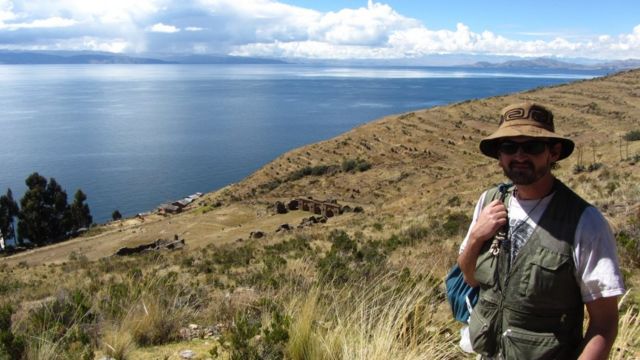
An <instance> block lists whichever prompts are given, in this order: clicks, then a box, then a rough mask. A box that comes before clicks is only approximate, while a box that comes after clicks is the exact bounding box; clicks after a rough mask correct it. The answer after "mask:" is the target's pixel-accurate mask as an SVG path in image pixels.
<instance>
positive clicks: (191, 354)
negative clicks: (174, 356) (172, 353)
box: [178, 350, 196, 359]
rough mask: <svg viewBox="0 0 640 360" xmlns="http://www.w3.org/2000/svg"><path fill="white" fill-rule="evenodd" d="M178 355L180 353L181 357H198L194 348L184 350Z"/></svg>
mask: <svg viewBox="0 0 640 360" xmlns="http://www.w3.org/2000/svg"><path fill="white" fill-rule="evenodd" d="M178 355H180V359H193V358H195V357H196V353H195V352H194V351H193V350H182V351H180V352H179V353H178Z"/></svg>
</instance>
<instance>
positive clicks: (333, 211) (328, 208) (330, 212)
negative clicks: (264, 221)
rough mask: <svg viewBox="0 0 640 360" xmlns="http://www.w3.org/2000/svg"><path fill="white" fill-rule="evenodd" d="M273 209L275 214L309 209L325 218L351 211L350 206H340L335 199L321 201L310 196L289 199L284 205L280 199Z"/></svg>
mask: <svg viewBox="0 0 640 360" xmlns="http://www.w3.org/2000/svg"><path fill="white" fill-rule="evenodd" d="M274 210H275V211H276V213H277V214H286V213H287V212H289V211H293V210H302V211H309V212H312V213H314V214H316V215H321V216H324V217H327V218H330V217H333V216H336V215H341V214H343V213H345V212H349V211H352V209H351V207H349V206H341V205H340V204H338V201H336V200H325V201H321V200H315V199H312V198H311V197H308V198H303V197H300V198H297V199H294V200H291V201H289V202H288V203H287V204H286V205H285V204H284V203H283V202H281V201H277V202H276V203H275V206H274Z"/></svg>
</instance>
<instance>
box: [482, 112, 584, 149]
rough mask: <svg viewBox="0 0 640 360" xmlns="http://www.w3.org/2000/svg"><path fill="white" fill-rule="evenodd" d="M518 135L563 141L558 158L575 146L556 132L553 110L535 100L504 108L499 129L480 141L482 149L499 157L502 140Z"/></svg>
mask: <svg viewBox="0 0 640 360" xmlns="http://www.w3.org/2000/svg"><path fill="white" fill-rule="evenodd" d="M517 136H528V137H533V138H548V139H551V140H555V141H557V142H559V143H561V144H562V151H561V152H560V157H559V158H558V160H562V159H564V158H566V157H568V156H569V155H571V153H572V152H573V148H574V147H575V144H574V143H573V141H571V140H570V139H568V138H566V137H563V136H560V135H558V134H556V132H555V127H554V125H553V113H552V112H551V110H549V109H547V108H545V107H544V106H542V105H539V104H536V103H533V102H525V103H521V104H515V105H510V106H507V107H506V108H504V109H502V111H501V112H500V126H499V127H498V130H497V131H496V132H494V133H493V134H491V135H489V136H487V137H486V138H484V139H482V140H481V141H480V151H482V153H483V154H485V155H487V156H489V157H492V158H495V159H497V158H498V145H500V141H501V140H502V139H504V138H510V137H517Z"/></svg>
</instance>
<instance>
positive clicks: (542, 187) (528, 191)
mask: <svg viewBox="0 0 640 360" xmlns="http://www.w3.org/2000/svg"><path fill="white" fill-rule="evenodd" d="M554 182H555V177H554V176H553V175H551V174H547V175H546V176H544V177H542V178H541V179H540V180H538V181H536V182H535V183H533V184H531V185H516V191H517V197H518V199H520V200H535V199H542V198H543V197H545V196H547V195H549V194H550V193H551V191H552V190H553V184H554Z"/></svg>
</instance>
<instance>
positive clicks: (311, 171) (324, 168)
mask: <svg viewBox="0 0 640 360" xmlns="http://www.w3.org/2000/svg"><path fill="white" fill-rule="evenodd" d="M335 169H336V166H335V165H317V166H305V167H303V168H302V169H300V170H296V171H294V172H292V173H290V174H289V175H288V176H287V180H286V181H295V180H299V179H302V178H303V177H305V176H321V175H325V174H328V173H330V172H332V171H334V170H335Z"/></svg>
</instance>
